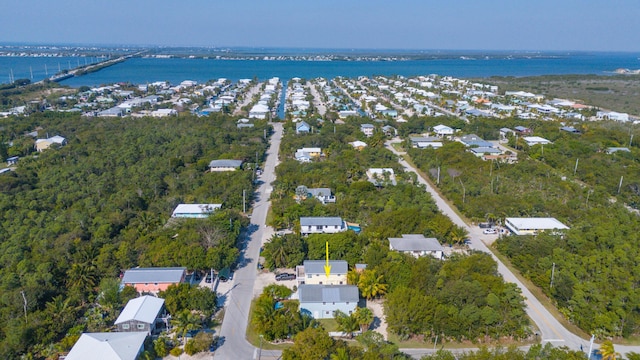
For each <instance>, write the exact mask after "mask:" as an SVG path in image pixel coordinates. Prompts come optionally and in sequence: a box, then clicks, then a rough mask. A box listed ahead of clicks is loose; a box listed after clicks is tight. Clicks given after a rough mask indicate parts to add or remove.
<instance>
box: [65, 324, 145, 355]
mask: <svg viewBox="0 0 640 360" xmlns="http://www.w3.org/2000/svg"><path fill="white" fill-rule="evenodd" d="M146 338H147V333H146V332H144V331H141V332H128V333H127V332H107V333H83V334H82V335H80V338H79V339H78V341H76V343H75V345H73V347H72V348H71V351H69V354H67V356H65V360H86V359H96V360H136V359H138V357H139V356H140V355H141V354H142V352H143V351H144V341H145V339H146Z"/></svg>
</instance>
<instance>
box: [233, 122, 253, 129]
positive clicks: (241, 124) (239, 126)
mask: <svg viewBox="0 0 640 360" xmlns="http://www.w3.org/2000/svg"><path fill="white" fill-rule="evenodd" d="M236 127H237V128H238V129H249V128H252V127H254V125H253V124H245V123H239V124H238V125H236Z"/></svg>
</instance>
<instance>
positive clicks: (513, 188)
mask: <svg viewBox="0 0 640 360" xmlns="http://www.w3.org/2000/svg"><path fill="white" fill-rule="evenodd" d="M429 121H432V120H425V123H428V122H429ZM510 121H512V120H510ZM507 122H508V121H507ZM498 126H500V125H499V124H498V123H497V121H496V120H478V121H472V122H471V123H470V124H468V125H467V126H466V127H465V132H466V133H469V132H476V131H475V129H476V128H480V129H482V128H493V129H495V128H497V127H498ZM505 126H507V125H506V124H505ZM525 126H527V124H525ZM560 126H561V125H560V124H558V123H555V122H538V123H536V129H535V135H540V136H543V137H546V138H547V139H549V140H552V141H553V142H554V143H553V144H549V145H545V146H544V149H543V147H542V146H540V145H536V146H533V147H531V148H529V147H528V146H527V145H526V144H523V143H522V141H521V140H522V139H517V138H513V137H512V138H510V139H509V141H510V145H511V146H513V147H515V148H517V149H519V150H520V151H519V154H518V162H517V163H516V164H506V163H498V162H488V161H483V160H481V159H480V158H477V157H475V156H473V155H472V154H471V153H469V152H466V149H465V148H464V146H462V145H461V144H459V143H455V142H449V143H445V145H444V146H443V147H442V148H440V149H438V150H433V149H409V150H408V153H409V154H410V156H411V158H412V160H413V162H414V163H415V164H417V165H418V166H419V168H420V169H421V170H422V171H423V172H424V173H426V174H428V175H429V176H430V177H431V180H432V181H433V182H434V183H435V182H437V181H438V179H437V173H438V168H440V179H439V185H438V187H439V188H440V190H441V191H442V192H443V193H444V194H445V195H446V196H447V198H448V199H450V200H451V201H453V203H454V204H455V205H456V206H457V207H458V208H459V209H460V210H461V211H463V212H464V213H465V215H466V216H467V217H469V218H471V219H473V220H475V221H484V220H485V219H488V220H492V219H503V218H505V217H520V216H522V217H529V216H532V217H536V216H542V217H546V216H551V217H556V218H558V219H559V220H560V221H562V222H565V223H566V224H567V225H569V226H570V227H571V230H569V231H567V232H566V233H565V235H564V236H552V235H549V234H541V235H538V236H537V237H530V236H520V237H518V236H509V237H503V238H501V239H499V240H498V242H497V248H498V249H499V250H500V251H501V252H503V253H504V254H506V255H507V256H509V258H510V259H511V261H512V262H513V263H514V265H516V266H517V267H518V268H519V269H520V271H521V272H522V273H523V275H525V276H526V277H527V278H529V279H531V280H532V281H533V282H534V283H535V284H536V285H537V286H539V287H540V288H541V289H542V290H543V291H544V292H545V293H546V294H547V295H549V296H550V297H551V298H552V299H553V300H554V301H555V302H556V303H557V306H558V308H559V309H560V311H561V312H562V313H563V314H564V315H565V316H566V317H567V318H568V319H569V320H570V321H572V322H573V323H575V324H576V325H578V326H579V327H581V328H582V329H584V330H585V331H588V332H591V333H596V334H598V335H600V336H625V337H627V336H631V335H634V334H637V333H638V332H639V331H640V312H639V311H638V309H637V306H636V304H637V303H638V300H639V299H640V298H639V296H640V292H639V291H638V290H637V289H638V285H640V283H639V279H638V276H637V275H636V274H637V273H638V271H637V269H636V267H637V264H638V263H639V260H640V257H639V254H638V250H637V249H638V245H640V239H639V237H638V231H637V230H638V229H639V228H640V219H639V218H638V216H637V215H636V214H635V213H633V212H632V211H631V210H629V209H627V208H625V207H624V206H622V205H621V204H620V203H623V202H624V203H628V204H630V205H635V204H637V201H638V200H637V199H638V194H637V191H636V189H637V187H638V185H637V184H638V181H639V180H640V178H639V177H638V168H639V164H638V148H637V146H636V145H635V143H634V144H632V147H631V148H630V150H631V152H629V153H615V154H606V152H604V151H603V150H604V149H606V148H607V147H609V146H621V145H622V146H624V145H625V141H628V140H629V138H630V135H629V131H630V130H629V128H628V126H624V127H623V126H620V125H618V124H611V123H588V124H586V123H585V124H579V125H575V126H576V128H577V129H579V130H581V131H582V134H571V133H567V132H563V131H560V130H559V128H560ZM634 131H637V130H635V129H633V128H632V130H631V133H633V132H634ZM478 132H479V133H481V132H480V131H478ZM481 136H482V135H481ZM626 146H628V143H627V144H626ZM578 158H579V159H580V160H579V161H578V169H577V171H576V175H575V177H574V175H573V172H574V170H575V164H576V159H578ZM621 176H624V181H623V185H622V187H621V191H620V194H618V185H619V181H620V177H621ZM554 263H555V274H554V281H553V285H551V276H552V267H553V264H554Z"/></svg>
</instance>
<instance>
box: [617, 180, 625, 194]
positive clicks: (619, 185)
mask: <svg viewBox="0 0 640 360" xmlns="http://www.w3.org/2000/svg"><path fill="white" fill-rule="evenodd" d="M623 178H624V176H620V184H618V194H620V189H621V188H622V179H623Z"/></svg>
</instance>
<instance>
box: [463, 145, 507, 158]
mask: <svg viewBox="0 0 640 360" xmlns="http://www.w3.org/2000/svg"><path fill="white" fill-rule="evenodd" d="M469 152H471V153H472V154H473V155H475V156H477V157H482V156H484V155H500V154H502V151H501V150H500V149H497V148H494V147H473V148H470V149H469Z"/></svg>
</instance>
